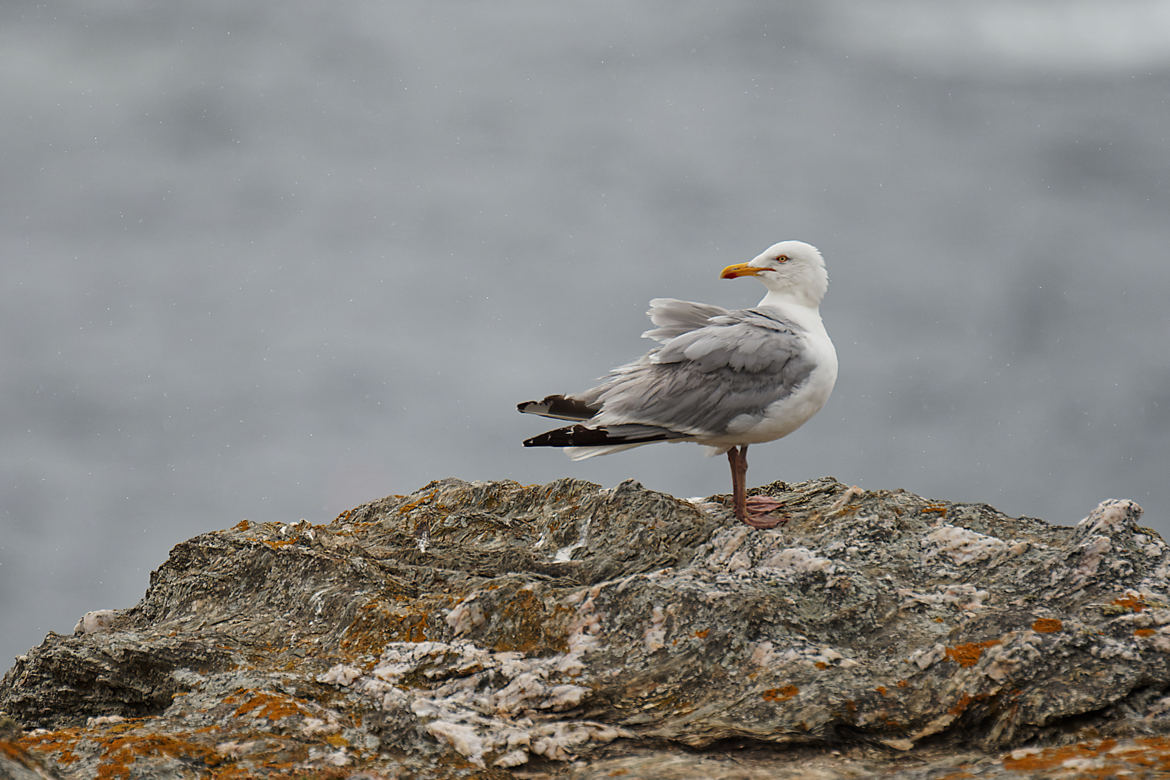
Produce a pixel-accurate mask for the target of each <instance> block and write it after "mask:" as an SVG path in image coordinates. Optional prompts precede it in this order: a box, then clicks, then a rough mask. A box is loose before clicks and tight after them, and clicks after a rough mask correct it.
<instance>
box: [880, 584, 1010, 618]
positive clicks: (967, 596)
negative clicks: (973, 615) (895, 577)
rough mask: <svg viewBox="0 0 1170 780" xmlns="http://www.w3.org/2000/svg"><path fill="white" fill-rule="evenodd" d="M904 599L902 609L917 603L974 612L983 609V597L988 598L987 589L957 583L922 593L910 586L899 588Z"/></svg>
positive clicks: (898, 590) (898, 592)
mask: <svg viewBox="0 0 1170 780" xmlns="http://www.w3.org/2000/svg"><path fill="white" fill-rule="evenodd" d="M895 592H896V593H897V594H898V596H899V597H900V598H901V599H902V602H901V603H900V604H899V605H898V607H899V608H900V609H912V608H913V607H915V606H916V605H919V604H922V605H926V606H950V607H955V608H956V609H960V610H963V611H964V612H973V611H976V610H979V609H983V606H984V605H983V599H985V598H987V591H985V590H979V589H978V588H976V587H975V586H974V585H968V584H967V583H955V584H952V585H947V586H946V587H945V588H941V589H939V590H935V591H931V592H928V593H920V592H918V591H915V590H911V589H910V588H898V589H897V590H896V591H895Z"/></svg>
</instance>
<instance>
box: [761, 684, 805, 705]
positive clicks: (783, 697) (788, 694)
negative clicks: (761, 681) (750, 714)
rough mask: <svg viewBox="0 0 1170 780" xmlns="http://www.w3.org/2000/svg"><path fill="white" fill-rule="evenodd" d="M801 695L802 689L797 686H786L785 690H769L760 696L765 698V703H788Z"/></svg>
mask: <svg viewBox="0 0 1170 780" xmlns="http://www.w3.org/2000/svg"><path fill="white" fill-rule="evenodd" d="M798 693H800V689H799V688H797V687H796V686H795V685H785V686H784V687H783V688H769V689H768V690H766V691H764V692H763V693H761V694H760V695H761V696H763V697H764V701H776V702H780V701H788V700H789V699H791V698H792V697H793V696H795V695H796V694H798Z"/></svg>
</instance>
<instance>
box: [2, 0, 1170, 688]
mask: <svg viewBox="0 0 1170 780" xmlns="http://www.w3.org/2000/svg"><path fill="white" fill-rule="evenodd" d="M0 70H2V72H3V74H4V77H3V78H2V79H0V106H2V107H3V123H2V125H0V126H2V128H3V132H2V134H0V258H2V262H3V266H2V267H3V274H2V275H0V391H2V395H0V436H2V442H3V446H2V447H0V659H3V662H2V663H0V667H4V668H6V667H7V666H8V665H9V663H10V659H11V658H12V657H13V656H15V655H17V654H20V653H22V652H24V651H25V650H26V649H28V648H29V647H32V646H34V645H36V644H37V643H39V642H40V641H41V640H42V639H43V637H44V635H45V634H46V633H47V632H49V631H56V632H69V631H71V630H72V627H73V624H74V623H75V622H76V620H77V618H78V617H79V616H80V615H81V614H82V613H84V612H86V611H88V610H93V609H101V608H122V607H129V606H131V605H133V604H134V603H135V602H136V601H137V600H138V599H139V598H140V597H141V595H142V593H143V592H144V591H145V589H146V587H147V585H148V578H149V573H150V571H151V570H152V569H153V568H155V567H157V566H158V565H160V564H161V563H162V562H163V561H164V560H165V559H166V556H167V551H168V550H169V549H170V548H171V547H172V546H173V545H175V544H177V543H179V542H181V541H183V540H185V539H187V538H189V537H191V536H194V535H196V534H199V533H202V532H205V531H209V530H214V529H220V528H225V527H228V526H231V525H233V524H235V523H237V522H238V521H239V520H241V519H243V518H247V519H250V520H252V521H256V522H265V521H279V522H295V521H296V520H298V519H300V518H306V519H308V520H310V521H312V522H315V523H320V522H327V521H329V520H330V519H331V518H332V517H334V516H335V515H336V514H337V513H339V512H341V511H343V510H345V509H347V508H349V507H352V506H355V505H357V504H359V503H362V502H364V501H367V500H370V499H374V498H377V497H381V496H383V495H386V494H389V493H406V492H410V491H412V490H414V489H416V488H418V487H420V486H422V485H423V484H425V483H426V482H428V481H430V480H432V479H435V478H440V477H445V476H451V475H453V476H457V477H461V478H464V479H481V480H487V479H515V480H519V481H521V482H524V483H535V482H544V481H548V480H552V479H555V478H558V477H562V476H572V477H579V478H583V479H588V480H593V481H595V482H598V483H600V484H602V485H605V486H612V485H614V484H616V483H618V482H620V481H621V480H623V479H626V478H634V479H637V480H639V481H640V482H642V483H643V484H645V485H647V486H648V487H651V488H654V489H657V490H662V491H667V492H670V493H673V494H675V495H680V496H695V495H709V494H713V493H720V492H727V491H728V490H729V486H730V481H729V476H728V472H727V464H726V462H725V461H724V460H723V459H721V458H720V459H708V458H705V457H704V456H703V455H702V452H701V450H699V449H698V448H697V447H693V446H686V445H659V446H654V447H645V448H642V449H639V450H635V451H632V452H628V453H623V454H620V455H613V456H610V457H606V458H598V459H594V460H591V461H586V462H580V463H573V462H570V461H569V460H567V459H566V458H564V457H563V456H561V455H560V454H559V453H556V452H553V451H547V450H525V449H523V448H521V446H520V441H521V440H522V439H523V438H525V437H527V436H530V435H532V434H533V433H535V432H538V431H540V430H542V427H541V425H542V421H540V420H538V419H534V418H526V417H522V416H520V415H518V414H516V412H515V408H514V404H515V403H516V402H518V401H522V400H526V399H529V398H537V397H541V396H543V395H545V394H547V393H551V392H561V391H572V390H576V389H581V388H584V387H586V386H588V384H589V383H590V382H591V381H592V380H593V379H594V378H596V377H598V376H600V375H601V374H603V373H604V372H605V371H606V370H608V369H609V368H610V367H612V366H614V365H616V364H618V363H620V362H624V361H626V360H629V359H631V358H633V357H636V356H637V355H639V354H641V352H642V351H643V350H644V349H645V348H646V343H644V342H642V341H640V340H639V338H638V335H639V334H640V333H641V331H642V330H643V329H645V327H646V326H647V324H646V321H645V319H644V311H645V308H646V302H647V301H648V300H649V299H650V298H653V297H657V296H669V297H678V298H686V299H692V300H701V301H707V302H712V303H718V304H721V305H725V306H732V307H740V306H748V305H752V304H754V303H755V302H757V301H758V300H759V298H760V296H761V295H762V292H763V291H762V288H760V287H759V285H758V284H756V283H754V282H753V281H752V280H750V279H741V280H735V281H721V280H720V279H719V278H718V274H719V270H720V269H721V268H722V267H723V266H725V265H727V264H729V263H733V262H741V261H744V260H748V259H750V258H751V257H752V256H754V255H755V254H756V253H757V252H759V251H760V250H762V249H763V248H764V247H766V246H767V245H769V244H771V243H772V242H774V241H778V240H780V239H785V238H796V239H802V240H805V241H809V242H811V243H814V244H816V245H817V246H819V247H820V248H821V250H822V251H823V253H824V255H825V257H826V259H827V261H828V265H829V270H830V276H831V279H832V282H831V287H830V290H829V295H828V298H827V299H826V301H825V305H824V307H823V310H822V311H823V314H824V317H825V321H826V323H827V326H828V328H829V332H830V334H831V335H832V336H833V338H834V340H835V342H836V345H837V350H838V353H839V356H840V364H841V372H840V378H839V380H838V384H837V388H836V390H835V393H834V395H833V397H832V398H831V399H830V401H829V403H828V405H827V406H826V408H825V409H824V410H823V411H822V412H821V413H820V415H819V416H817V417H816V418H814V419H813V420H812V421H811V422H810V423H808V424H807V425H806V426H805V427H804V428H802V429H801V430H800V431H798V432H797V433H795V434H793V435H792V436H790V437H788V438H787V439H784V440H782V441H780V442H775V443H772V444H767V445H761V446H757V447H753V448H752V451H751V454H750V462H751V471H750V472H749V484H762V483H766V482H770V481H772V480H775V479H786V480H792V481H795V480H801V479H806V478H811V477H816V476H820V475H824V474H831V475H834V476H836V477H837V478H838V479H840V480H842V481H843V482H846V483H849V484H856V485H860V486H861V487H863V488H867V489H883V488H906V489H909V490H913V491H915V492H918V493H922V494H924V495H926V496H929V497H934V498H945V499H951V500H960V501H977V502H987V503H990V504H992V505H994V506H996V507H997V508H999V509H1000V510H1002V511H1004V512H1006V513H1008V514H1011V515H1031V516H1039V517H1043V518H1045V519H1047V520H1050V521H1052V522H1057V523H1065V524H1069V523H1074V522H1076V521H1077V520H1079V519H1080V518H1082V517H1083V516H1085V515H1086V514H1087V513H1088V512H1089V511H1090V510H1091V509H1092V508H1093V507H1094V506H1095V505H1096V504H1097V502H1098V501H1100V500H1101V499H1104V498H1107V497H1125V498H1133V499H1135V500H1137V501H1138V502H1139V503H1141V504H1142V505H1143V506H1144V507H1145V509H1146V513H1147V514H1146V522H1147V523H1148V524H1149V525H1151V526H1153V527H1155V528H1157V529H1159V530H1160V531H1161V532H1163V533H1168V532H1170V522H1168V519H1167V518H1168V513H1170V480H1168V479H1167V466H1168V463H1170V458H1168V456H1170V444H1168V441H1170V360H1168V358H1167V352H1168V350H1167V343H1168V338H1170V313H1168V310H1167V303H1166V301H1167V294H1168V292H1170V263H1168V254H1170V253H1168V248H1170V4H1168V3H1167V2H1162V1H1161V0H1159V1H1157V2H1155V1H1153V0H1133V1H1132V2H1126V3H1114V4H1101V3H1095V2H1085V0H1071V1H1070V2H1066V3H1060V4H1053V3H1050V2H1045V0H1019V1H1016V0H1013V2H1007V1H1006V0H990V1H989V2H983V3H978V4H946V5H943V6H939V5H937V4H934V3H928V2H925V0H888V1H886V2H880V3H866V4H861V3H847V2H844V0H835V1H833V2H822V3H817V4H806V3H796V2H781V3H776V2H762V1H754V2H749V1H745V2H740V3H734V4H724V3H720V4H716V3H697V2H677V0H671V1H670V2H666V0H655V1H652V2H641V3H617V2H601V3H588V4H580V3H578V4H561V3H538V2H516V1H509V0H504V1H503V2H496V3H490V4H488V3H467V2H451V3H426V4H421V3H420V4H408V3H383V2H352V3H341V4H335V3H330V4H322V3H307V2H283V3H237V2H229V1H228V0H204V2H200V3H180V4H151V3H139V2H130V1H129V0H122V1H121V2H119V1H118V0H114V1H113V2H105V3H100V4H94V3H86V2H80V0H62V2H56V3H49V4H40V3H31V2H19V0H11V1H10V2H6V3H4V4H3V6H0Z"/></svg>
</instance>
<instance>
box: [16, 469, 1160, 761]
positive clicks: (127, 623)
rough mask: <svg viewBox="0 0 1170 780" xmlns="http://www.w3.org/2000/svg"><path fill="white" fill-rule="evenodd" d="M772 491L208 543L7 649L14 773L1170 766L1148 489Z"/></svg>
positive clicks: (476, 492) (387, 508)
mask: <svg viewBox="0 0 1170 780" xmlns="http://www.w3.org/2000/svg"><path fill="white" fill-rule="evenodd" d="M760 492H766V493H768V494H769V495H772V496H776V497H778V498H781V499H783V500H784V501H785V502H786V510H785V511H786V513H787V514H788V515H789V517H790V520H789V522H788V523H787V524H786V525H784V526H781V527H780V528H778V529H775V530H772V531H755V530H752V529H749V528H747V527H745V526H742V525H740V524H738V523H736V522H735V520H734V519H733V518H732V517H731V514H730V511H729V510H728V508H727V507H726V506H725V505H724V503H723V499H718V500H716V499H712V500H710V501H708V502H688V501H682V500H679V499H675V498H673V497H671V496H667V495H663V494H660V493H655V492H652V491H649V490H646V489H644V488H642V487H641V486H640V485H638V484H636V483H633V482H624V483H622V484H620V485H618V486H617V487H615V488H612V489H602V488H600V487H598V486H597V485H593V484H590V483H587V482H581V481H577V480H568V479H565V480H559V481H557V482H553V483H550V484H547V485H536V486H521V485H518V484H516V483H512V482H496V483H467V482H461V481H459V480H454V479H447V480H442V481H438V482H434V483H431V484H430V485H427V486H426V487H424V488H422V489H421V490H419V491H417V492H415V493H413V494H411V495H409V496H394V497H390V498H385V499H382V500H380V501H375V502H372V503H369V504H365V505H363V506H360V507H358V508H356V509H353V510H351V511H348V512H345V513H344V514H342V515H341V516H340V517H338V518H337V519H336V520H334V521H333V522H332V523H330V524H327V525H311V524H309V523H307V522H303V521H302V522H301V523H299V524H294V525H280V524H264V525H252V524H249V523H247V522H244V523H241V524H239V525H237V526H236V527H235V528H232V529H230V530H226V531H219V532H214V533H208V534H204V535H202V536H198V537H195V538H194V539H191V540H189V541H186V542H183V543H182V544H179V545H178V546H176V547H175V548H174V550H172V552H171V555H170V558H169V559H168V560H167V561H166V562H165V563H164V564H163V565H162V566H161V567H160V568H159V569H158V570H157V571H156V572H154V573H153V575H152V576H151V583H150V588H149V589H148V591H147V593H146V595H145V597H144V598H143V599H142V601H141V602H140V603H139V604H138V605H136V606H134V607H133V608H130V609H127V610H121V611H108V610H103V611H101V612H95V613H90V614H89V615H87V616H85V617H84V618H83V619H82V620H81V621H79V623H78V627H77V629H76V632H75V634H74V635H72V636H58V635H50V636H49V637H48V638H47V639H46V640H45V642H44V643H43V644H42V645H40V646H39V647H37V648H35V649H33V650H31V651H30V652H29V653H28V654H27V655H26V656H22V657H21V658H19V659H17V661H16V664H15V666H14V667H13V668H12V669H11V670H10V671H9V672H8V674H7V675H6V676H5V678H4V680H3V683H2V684H0V711H2V712H3V714H4V715H5V716H6V718H7V719H8V723H9V724H10V726H9V732H10V733H8V734H7V735H5V734H0V777H8V776H11V777H16V776H29V777H50V776H58V777H77V778H81V777H94V776H102V777H175V778H187V777H204V776H208V775H209V774H210V775H214V776H217V777H245V776H257V775H268V776H303V775H310V776H314V777H365V778H374V777H396V778H413V777H419V778H424V777H426V778H430V777H443V778H445V777H477V778H478V777H482V778H491V777H499V778H505V777H514V776H519V777H551V778H561V777H565V778H569V777H571V778H592V777H618V776H621V777H645V778H650V777H660V778H691V777H710V778H756V777H758V778H787V777H791V778H797V777H823V778H833V777H866V776H873V775H881V774H893V773H897V774H898V776H900V777H907V778H936V777H944V776H952V777H1074V776H1084V774H1083V773H1086V772H1087V773H1089V774H1090V775H1092V776H1111V775H1112V774H1116V773H1118V772H1126V771H1127V772H1130V773H1131V775H1130V776H1143V775H1147V774H1148V775H1150V776H1154V774H1156V773H1159V772H1163V771H1167V770H1170V736H1168V734H1170V586H1168V583H1167V577H1168V575H1170V548H1168V547H1167V545H1166V544H1165V543H1164V542H1163V541H1162V539H1161V538H1160V537H1159V536H1158V535H1157V534H1156V533H1155V532H1153V531H1151V530H1148V529H1145V528H1142V527H1141V526H1139V525H1138V519H1139V517H1140V514H1141V510H1140V508H1139V507H1138V506H1137V505H1136V504H1134V503H1133V502H1130V501H1113V500H1111V501H1106V502H1103V503H1102V504H1101V505H1100V506H1098V507H1097V508H1096V509H1095V510H1094V511H1093V512H1092V513H1090V515H1089V516H1088V517H1087V518H1085V519H1084V520H1082V521H1081V522H1080V523H1078V524H1077V525H1076V526H1074V527H1060V526H1053V525H1049V524H1047V523H1045V522H1043V521H1040V520H1036V519H1031V518H1011V517H1006V516H1004V515H1002V514H1000V513H998V512H996V511H995V510H993V509H992V508H990V507H987V506H984V505H971V504H954V503H949V502H941V501H928V500H926V499H923V498H920V497H918V496H915V495H913V494H910V493H906V492H903V491H878V492H864V491H861V490H858V489H856V488H847V487H846V486H844V485H841V484H840V483H838V482H836V481H834V480H833V479H830V478H824V479H820V480H815V481H811V482H806V483H801V484H795V485H790V486H785V485H783V484H782V483H775V484H773V485H770V486H768V487H767V488H764V489H762V491H760ZM5 762H7V763H5ZM18 770H19V771H25V772H27V773H29V774H27V775H18V774H16V773H17V772H18Z"/></svg>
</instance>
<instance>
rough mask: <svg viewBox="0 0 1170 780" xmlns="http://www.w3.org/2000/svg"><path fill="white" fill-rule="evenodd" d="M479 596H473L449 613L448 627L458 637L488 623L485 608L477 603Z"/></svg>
mask: <svg viewBox="0 0 1170 780" xmlns="http://www.w3.org/2000/svg"><path fill="white" fill-rule="evenodd" d="M478 596H479V594H478V593H474V594H472V595H471V596H469V597H468V598H465V599H463V601H460V602H459V603H458V604H456V605H455V606H454V607H452V608H451V610H450V611H449V612H447V618H446V620H447V625H449V626H451V629H452V630H453V631H454V632H455V635H456V636H460V635H462V634H466V633H469V632H471V631H473V630H474V629H476V628H479V627H480V626H482V625H483V624H484V623H485V622H486V619H485V618H484V615H483V607H481V606H480V605H479V602H478V601H477V598H478Z"/></svg>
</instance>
